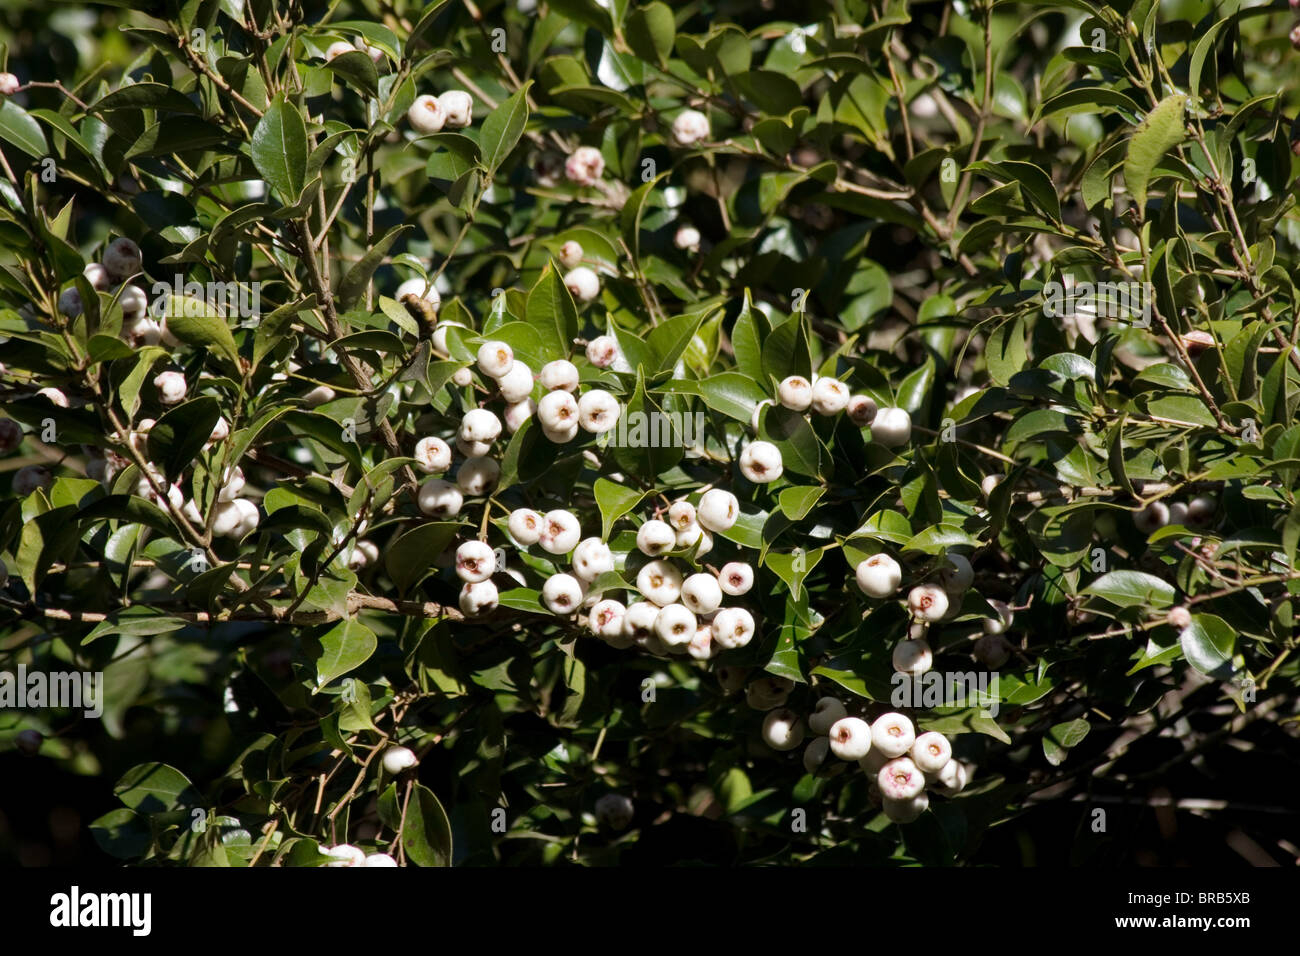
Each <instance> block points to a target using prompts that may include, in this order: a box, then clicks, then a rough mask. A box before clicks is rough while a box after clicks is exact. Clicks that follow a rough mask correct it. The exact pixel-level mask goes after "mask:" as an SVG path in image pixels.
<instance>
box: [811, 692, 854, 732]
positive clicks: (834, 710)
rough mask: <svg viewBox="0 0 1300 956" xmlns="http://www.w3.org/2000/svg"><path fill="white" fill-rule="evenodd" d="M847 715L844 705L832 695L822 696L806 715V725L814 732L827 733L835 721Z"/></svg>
mask: <svg viewBox="0 0 1300 956" xmlns="http://www.w3.org/2000/svg"><path fill="white" fill-rule="evenodd" d="M848 715H849V712H848V711H847V710H845V709H844V705H843V704H842V703H840V702H839V701H838V700H837V699H836V698H834V697H823V698H821V699H820V700H818V701H817V704H816V706H814V707H813V712H812V713H811V714H810V715H809V716H808V727H809V729H811V730H812V732H813V733H815V734H829V733H830V732H831V727H833V726H834V725H835V723H836V722H837V721H840V720H843V719H844V718H845V717H847V716H848Z"/></svg>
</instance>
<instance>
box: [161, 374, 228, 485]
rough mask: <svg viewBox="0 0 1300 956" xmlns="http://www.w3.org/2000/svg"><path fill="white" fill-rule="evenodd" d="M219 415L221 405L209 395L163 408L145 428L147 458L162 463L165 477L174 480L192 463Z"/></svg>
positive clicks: (205, 442)
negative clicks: (155, 418) (161, 414)
mask: <svg viewBox="0 0 1300 956" xmlns="http://www.w3.org/2000/svg"><path fill="white" fill-rule="evenodd" d="M220 417H221V406H220V405H219V404H217V400H216V399H215V398H213V397H212V396H210V395H204V396H202V397H200V398H196V399H193V400H192V401H188V402H185V403H184V404H182V405H177V406H176V407H175V408H172V409H169V410H168V411H166V412H164V413H163V416H162V417H161V418H159V419H158V421H157V422H155V423H154V425H153V427H152V428H150V429H149V460H150V461H153V462H156V463H157V464H159V465H161V466H162V468H163V473H164V474H166V476H167V480H168V481H175V480H176V479H177V478H179V477H180V474H181V472H182V471H184V470H185V469H186V468H188V467H189V466H190V465H192V464H194V460H195V458H197V457H198V454H199V452H200V451H202V450H203V446H204V445H206V444H207V442H208V438H209V437H210V436H211V434H212V429H213V428H214V427H215V426H216V424H217V419H219V418H220Z"/></svg>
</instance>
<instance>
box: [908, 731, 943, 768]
mask: <svg viewBox="0 0 1300 956" xmlns="http://www.w3.org/2000/svg"><path fill="white" fill-rule="evenodd" d="M951 759H952V744H950V743H948V738H947V737H945V736H944V735H943V734H941V733H938V732H937V731H934V730H930V731H927V732H926V733H923V734H921V736H919V737H917V738H916V740H915V741H914V742H913V743H912V760H913V762H915V763H916V765H917V766H918V767H920V768H921V770H923V771H924V772H925V773H938V772H939V771H940V770H942V769H943V768H944V765H945V764H947V763H948V761H949V760H951Z"/></svg>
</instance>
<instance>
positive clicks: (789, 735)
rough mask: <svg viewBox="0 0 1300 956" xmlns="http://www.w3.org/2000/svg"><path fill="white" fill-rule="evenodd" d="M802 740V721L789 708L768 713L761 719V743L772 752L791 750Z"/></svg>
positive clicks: (781, 708)
mask: <svg viewBox="0 0 1300 956" xmlns="http://www.w3.org/2000/svg"><path fill="white" fill-rule="evenodd" d="M803 738H804V725H803V720H802V719H800V717H799V715H798V714H796V713H795V712H794V711H793V710H790V708H788V707H780V708H778V709H776V710H772V711H769V712H768V715H767V716H766V717H765V718H763V742H764V743H766V744H767V745H768V746H769V747H771V748H772V749H773V750H783V751H784V750H793V749H794V748H795V747H798V746H799V745H800V744H801V743H803Z"/></svg>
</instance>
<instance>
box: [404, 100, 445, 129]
mask: <svg viewBox="0 0 1300 956" xmlns="http://www.w3.org/2000/svg"><path fill="white" fill-rule="evenodd" d="M406 121H407V122H408V123H410V124H411V129H413V130H415V131H416V132H417V133H420V134H421V135H427V134H429V133H439V132H441V131H442V128H443V126H445V125H446V124H447V111H446V109H444V108H443V105H442V104H441V103H439V102H438V98H437V97H436V96H433V95H432V94H430V93H422V94H421V95H419V96H417V97H416V98H415V101H414V102H412V103H411V107H410V109H408V110H407V111H406Z"/></svg>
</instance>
